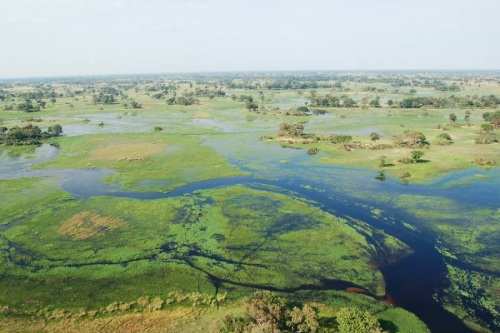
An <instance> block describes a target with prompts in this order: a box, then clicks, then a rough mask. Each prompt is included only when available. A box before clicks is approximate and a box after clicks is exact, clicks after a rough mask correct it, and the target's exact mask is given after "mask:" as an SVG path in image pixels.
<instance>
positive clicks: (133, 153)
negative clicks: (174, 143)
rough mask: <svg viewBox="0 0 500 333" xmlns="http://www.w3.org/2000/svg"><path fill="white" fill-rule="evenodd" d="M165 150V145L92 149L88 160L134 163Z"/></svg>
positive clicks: (146, 144)
mask: <svg viewBox="0 0 500 333" xmlns="http://www.w3.org/2000/svg"><path fill="white" fill-rule="evenodd" d="M165 148H166V147H165V145H162V144H156V143H131V144H121V145H112V146H105V147H100V148H97V149H94V150H93V151H92V152H91V153H90V158H91V159H93V160H100V161H136V160H143V159H145V158H147V157H149V156H152V155H154V154H158V153H160V152H162V151H164V150H165Z"/></svg>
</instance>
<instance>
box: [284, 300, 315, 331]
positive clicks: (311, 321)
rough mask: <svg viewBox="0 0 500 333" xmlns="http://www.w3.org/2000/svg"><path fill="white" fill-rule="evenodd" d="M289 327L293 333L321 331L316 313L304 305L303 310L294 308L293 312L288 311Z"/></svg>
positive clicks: (287, 323) (287, 322)
mask: <svg viewBox="0 0 500 333" xmlns="http://www.w3.org/2000/svg"><path fill="white" fill-rule="evenodd" d="M286 315H287V321H286V325H287V327H289V328H291V329H292V332H297V330H298V332H311V333H313V332H317V331H318V330H319V323H318V317H317V315H316V311H314V309H313V308H312V307H311V306H309V305H307V304H306V305H304V306H303V307H302V309H300V308H298V307H296V306H294V307H293V309H292V310H287V311H286Z"/></svg>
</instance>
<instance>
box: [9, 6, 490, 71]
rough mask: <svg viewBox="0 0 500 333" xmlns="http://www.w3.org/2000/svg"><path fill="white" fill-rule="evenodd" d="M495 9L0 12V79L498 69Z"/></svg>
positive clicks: (158, 8)
mask: <svg viewBox="0 0 500 333" xmlns="http://www.w3.org/2000/svg"><path fill="white" fill-rule="evenodd" d="M498 13H500V1H499V0H302V1H299V0H246V1H244V0H203V1H202V0H0V78H14V77H39V76H72V75H106V74H135V73H173V72H219V71H287V70H289V71H291V70H382V69H500V43H499V42H498V41H499V40H500V20H499V19H498Z"/></svg>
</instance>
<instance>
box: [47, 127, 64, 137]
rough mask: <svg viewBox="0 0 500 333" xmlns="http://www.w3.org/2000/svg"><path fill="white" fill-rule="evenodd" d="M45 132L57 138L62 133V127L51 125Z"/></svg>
mask: <svg viewBox="0 0 500 333" xmlns="http://www.w3.org/2000/svg"><path fill="white" fill-rule="evenodd" d="M47 132H49V133H51V134H53V135H54V136H59V135H60V134H61V133H62V132H63V129H62V126H61V125H59V124H55V125H52V126H50V127H49V128H48V130H47Z"/></svg>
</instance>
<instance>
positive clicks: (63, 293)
mask: <svg viewBox="0 0 500 333" xmlns="http://www.w3.org/2000/svg"><path fill="white" fill-rule="evenodd" d="M430 77H431V78H432V75H431V76H430ZM410 78H411V76H410ZM483 79H484V80H483V81H481V80H478V82H474V83H473V81H472V80H470V81H468V82H467V81H464V83H463V85H462V86H461V90H460V91H437V90H435V89H433V88H432V87H423V86H417V87H416V88H415V89H416V90H417V92H416V93H410V89H411V88H412V87H411V86H401V87H398V88H395V87H394V86H393V85H391V84H390V83H388V82H386V81H385V82H384V81H383V80H382V81H381V82H376V81H369V80H368V83H367V82H359V78H358V77H357V76H353V79H352V80H350V81H347V82H343V83H342V86H343V88H342V89H340V88H322V87H319V88H315V89H314V90H315V92H316V94H317V95H320V96H325V95H327V94H330V95H332V96H335V97H339V98H340V97H341V96H344V95H345V96H348V97H350V98H353V99H354V100H355V101H357V102H358V103H359V105H358V107H355V108H340V107H310V108H311V109H322V110H324V111H325V114H311V115H302V116H297V115H289V113H290V112H291V113H292V114H293V110H295V109H296V108H297V107H300V106H305V105H309V99H308V98H309V97H310V94H311V92H310V91H311V89H309V88H308V89H283V90H266V89H264V88H256V89H244V88H241V87H237V88H226V87H225V86H224V85H225V84H226V82H225V81H223V80H220V81H217V80H214V81H211V80H210V79H206V80H201V79H192V80H177V81H176V80H174V79H172V80H165V81H162V80H161V79H157V81H154V80H153V81H149V82H138V83H134V84H133V85H131V84H130V83H129V82H120V83H116V82H113V81H112V80H110V81H109V82H98V83H93V84H91V85H88V86H91V87H92V89H96V91H97V90H99V89H101V88H102V89H105V88H110V87H114V88H118V89H119V90H120V91H121V92H122V93H124V94H122V95H120V96H119V97H118V96H117V97H116V101H115V102H114V103H112V104H99V103H97V104H94V103H93V102H92V94H93V93H92V92H91V90H85V89H88V86H86V85H85V84H77V83H74V84H73V83H71V84H56V83H54V84H52V85H51V86H52V87H53V88H54V91H55V92H56V93H57V98H56V101H55V103H52V102H48V103H47V104H46V107H45V108H43V109H42V110H41V111H39V112H23V111H15V110H12V111H3V109H4V107H6V106H8V105H14V106H16V105H18V104H19V103H22V102H23V98H22V97H19V96H21V95H16V94H20V93H23V92H29V91H35V90H37V89H38V88H36V87H34V86H30V85H26V84H20V85H12V86H5V87H2V91H3V93H4V94H11V95H10V97H8V98H6V99H5V100H1V99H0V110H2V111H0V125H1V126H5V127H7V128H11V127H14V126H25V125H27V124H29V123H32V124H34V125H37V126H40V128H42V129H43V130H46V129H47V128H48V127H49V126H51V125H53V124H61V125H62V127H63V129H64V132H63V135H62V136H60V137H53V138H51V139H49V141H47V142H50V143H52V144H56V145H58V146H59V147H60V148H59V154H58V156H57V157H55V158H53V159H50V160H47V161H44V162H42V163H39V164H36V165H33V166H31V168H32V169H35V170H37V171H39V172H44V171H47V172H48V171H50V172H54V173H55V174H57V173H58V172H59V171H60V170H65V169H69V170H74V169H108V170H111V171H112V173H110V174H109V175H107V176H106V178H105V179H104V182H105V183H106V184H110V185H112V186H116V187H119V188H120V189H122V190H129V191H137V192H150V191H155V192H164V193H166V194H167V193H169V192H171V191H172V190H174V189H177V188H181V187H183V186H185V185H188V184H191V183H194V182H197V181H203V180H210V179H215V178H226V177H232V176H242V175H252V176H254V177H264V176H266V177H269V178H278V177H280V176H284V177H286V176H291V175H292V174H293V172H301V171H300V170H301V169H300V168H303V170H306V169H307V167H308V166H312V165H313V166H321V167H329V166H341V167H355V168H360V170H361V169H363V170H373V171H374V174H375V173H377V172H384V174H385V175H386V176H389V177H391V178H392V179H396V180H397V181H398V182H409V183H421V184H424V186H425V184H434V183H433V182H434V181H435V180H436V179H437V177H438V176H441V175H444V174H447V173H449V172H452V171H457V170H464V169H469V168H472V167H478V166H477V165H476V164H475V160H477V159H481V158H482V159H486V160H490V161H493V162H496V163H497V164H498V163H500V160H499V156H500V145H499V144H498V143H493V144H476V143H474V140H475V138H477V137H478V136H479V132H480V130H481V127H480V126H481V124H482V123H483V119H482V114H483V113H484V112H487V111H489V112H492V111H495V109H492V108H467V109H465V108H461V109H442V108H430V107H429V108H422V109H419V108H417V109H403V108H400V107H397V106H392V107H391V106H389V105H387V104H386V103H387V101H388V100H389V99H392V100H394V101H396V102H397V101H400V100H402V99H404V98H407V97H410V96H432V97H443V98H445V97H446V98H449V97H450V96H452V95H453V96H472V95H479V96H483V95H489V94H497V95H500V85H499V84H498V83H496V82H493V81H491V80H490V79H489V77H486V78H483ZM407 80H409V79H407ZM457 80H460V79H457V78H446V79H445V83H447V84H451V83H454V82H458V81H457ZM234 82H236V83H241V84H242V83H248V84H252V85H257V86H259V87H264V86H265V84H266V83H268V82H269V79H267V78H264V79H242V80H238V79H235V80H234ZM330 83H333V81H332V82H330ZM160 84H168V85H170V86H172V85H174V86H175V88H176V89H175V94H176V95H174V94H173V92H172V90H171V91H169V92H168V93H166V95H165V96H164V97H162V98H160V99H156V98H153V94H154V92H155V91H156V90H152V88H155V89H156V88H157V87H156V86H158V85H160ZM367 86H371V87H375V88H376V89H378V91H367V89H366V87H367ZM207 87H208V88H207ZM213 87H217V89H218V88H221V89H222V90H224V91H225V92H226V97H220V96H215V97H213V96H211V97H207V96H195V97H196V99H197V100H198V102H197V103H195V104H193V105H176V104H174V105H169V104H167V103H166V99H168V98H170V97H172V96H181V95H182V96H184V95H188V94H189V93H193V92H195V91H196V89H205V88H206V89H215V88H213ZM78 90H84V92H83V93H78V94H74V93H73V92H76V91H78ZM231 95H234V98H232V97H231ZM240 95H250V96H252V97H253V100H254V101H255V102H256V103H257V104H258V106H259V109H258V110H257V111H256V112H255V111H250V110H248V109H247V108H246V105H245V102H244V101H239V100H238V98H237V97H238V96H240ZM377 96H378V97H380V101H381V103H382V106H381V107H379V108H374V107H369V106H368V107H367V106H366V103H364V102H362V101H363V99H365V100H366V101H367V100H368V99H373V98H376V97H377ZM132 101H135V102H137V103H139V104H140V105H141V107H140V108H136V109H131V107H130V103H131V102H132ZM362 103H364V104H362ZM125 104H126V105H125ZM361 105H363V106H362V107H361ZM466 110H468V111H470V113H471V114H470V120H469V121H468V122H467V123H466V121H465V120H464V116H465V111H466ZM289 111H290V112H289ZM287 112H288V114H287ZM450 113H455V114H456V115H457V121H456V123H455V124H450V123H449V119H448V117H449V114H450ZM284 122H286V123H301V124H303V126H304V133H314V134H316V135H317V136H319V137H320V140H319V141H318V142H314V143H302V142H300V140H291V139H290V138H287V137H284V138H283V137H277V135H276V133H277V132H278V129H279V125H280V124H281V123H284ZM438 125H439V128H438ZM404 130H412V131H417V132H422V133H423V134H424V135H425V137H426V138H427V141H428V142H429V145H426V146H425V147H423V148H419V149H420V150H422V151H423V152H424V156H423V157H422V159H421V161H419V162H418V163H410V164H404V163H400V162H399V160H400V159H403V158H406V157H410V156H411V151H412V150H413V149H411V148H400V147H386V148H383V149H371V148H373V147H374V145H381V144H384V145H387V146H389V145H392V143H393V141H392V139H391V137H392V136H393V135H395V134H397V133H400V132H402V131H404ZM371 132H376V133H378V134H380V136H381V138H380V140H378V141H377V142H376V143H374V142H373V141H371V140H370V135H369V134H370V133H371ZM494 132H495V133H498V130H494ZM442 133H447V134H449V135H450V136H451V138H452V141H453V143H451V144H449V145H440V144H439V141H440V140H439V139H438V135H440V134H442ZM331 134H342V135H351V136H352V138H353V140H352V141H353V142H354V144H352V147H351V148H350V149H342V147H341V145H339V144H332V143H329V142H327V140H326V138H327V136H329V135H331ZM261 137H263V139H262V140H260V138H261ZM270 137H272V138H270ZM281 147H288V148H296V149H297V150H294V152H296V153H297V156H299V155H302V156H304V159H303V160H301V162H298V163H297V162H292V163H291V162H290V160H289V156H291V155H290V153H289V152H290V151H291V149H282V148H281ZM308 148H317V149H319V153H318V154H316V155H311V156H309V155H308V154H307V149H308ZM32 152H33V148H32V147H10V146H9V147H6V146H0V163H2V160H3V159H10V158H14V159H15V158H17V157H20V156H28V155H29V154H31V153H32ZM294 156H295V155H294ZM382 156H383V159H384V161H385V163H384V166H381V165H380V159H381V158H382ZM295 158H296V159H297V160H298V159H299V158H297V157H295ZM288 163H290V164H293V167H296V168H297V169H289V170H288V169H287V170H285V169H283V170H281V169H280V168H277V167H276V166H277V165H280V164H281V165H287V164H288ZM495 167H496V166H494V165H490V166H481V168H485V169H488V168H495ZM405 173H407V175H408V174H409V176H407V177H405V178H404V179H399V178H400V177H401V176H402V175H403V174H405ZM304 174H307V172H304ZM321 177H323V175H319V174H318V175H311V181H313V180H314V181H318V180H320V179H321ZM477 180H478V179H476V178H474V179H470V182H474V181H477ZM480 180H481V181H487V179H480ZM325 181H326V182H327V183H328V180H325ZM461 181H462V182H463V181H464V180H463V179H462V180H461ZM465 181H467V180H465ZM60 183H61V177H57V176H50V177H49V176H43V177H33V178H14V179H0V187H1V188H2V194H1V200H0V211H1V212H2V214H1V216H0V250H1V262H0V276H1V279H0V308H1V309H3V310H2V311H1V312H2V313H3V315H4V317H2V320H0V330H2V329H3V328H2V325H4V326H3V327H10V330H11V331H12V332H15V331H18V332H20V331H38V330H40V329H41V327H43V325H48V326H47V327H50V330H52V331H60V332H65V331H71V330H72V329H73V330H80V331H82V332H85V331H92V330H95V327H96V326H95V325H101V324H102V325H108V327H116V326H113V325H115V324H117V323H130V325H132V326H133V327H135V328H136V329H138V330H141V329H142V330H151V331H154V330H155V329H158V330H161V329H165V328H166V327H168V329H169V331H172V332H185V331H195V330H196V329H199V328H200V327H205V328H206V327H209V326H210V324H211V323H213V322H214V321H215V320H216V318H220V317H222V316H224V314H226V313H238V311H239V312H241V311H242V310H241V307H242V304H241V299H242V297H244V296H247V295H249V294H250V293H251V292H253V291H254V290H255V289H271V290H277V291H281V292H284V293H285V295H287V297H290V298H291V299H293V298H295V299H296V300H299V301H301V302H310V303H311V304H313V305H314V306H315V307H316V309H317V310H318V311H319V314H320V316H324V317H329V316H331V315H332V313H334V312H335V311H336V310H338V309H339V308H341V307H345V306H356V307H359V308H362V309H366V310H368V311H370V312H371V313H373V314H375V315H376V316H377V317H378V318H379V320H380V321H381V322H385V323H386V325H388V326H387V327H388V328H387V330H388V331H389V332H425V328H424V325H423V324H422V322H420V321H419V320H418V318H416V317H415V316H414V315H413V314H410V313H408V312H407V311H405V310H403V309H400V308H397V307H392V306H389V305H387V304H385V303H382V302H378V301H376V300H375V299H374V298H373V297H369V296H365V295H359V294H352V293H347V292H345V291H332V290H321V291H304V290H301V289H304V288H303V287H304V286H308V287H315V288H319V289H321V288H322V287H324V285H323V284H324V283H325V281H331V280H341V281H345V282H347V283H349V284H352V285H354V286H357V287H360V288H363V289H365V290H367V291H368V292H369V293H370V294H372V295H377V296H383V295H384V292H385V281H384V279H383V276H382V274H381V272H380V271H379V269H378V265H380V264H382V262H380V259H381V257H382V256H381V255H380V254H381V253H385V254H386V255H387V254H390V257H389V258H385V259H386V260H387V261H389V262H390V261H391V260H392V261H396V260H397V258H399V257H401V256H404V255H406V254H408V253H411V249H410V248H408V246H406V245H405V244H404V243H402V242H401V241H399V240H397V239H395V238H394V237H391V236H388V235H386V234H385V233H383V232H382V231H380V230H376V229H375V228H374V227H372V226H369V225H367V224H366V223H364V222H363V221H359V220H356V219H349V220H345V219H341V218H338V217H336V216H334V215H332V214H329V213H327V212H325V211H323V210H321V209H320V208H319V207H318V205H317V204H316V203H315V202H309V201H305V200H304V199H299V198H298V197H295V196H294V195H292V194H287V195H285V194H278V193H275V192H273V191H272V189H271V188H270V189H269V191H264V190H256V189H251V188H248V187H245V186H241V185H239V186H238V185H237V186H231V187H222V188H215V189H208V190H199V191H195V192H194V193H189V194H186V195H183V196H180V197H167V195H166V196H165V198H163V199H156V200H139V199H130V198H118V197H90V198H74V197H72V196H71V195H69V194H68V193H66V192H64V191H62V190H61V189H60ZM331 185H332V186H336V184H331ZM458 185H460V184H455V183H447V184H445V185H443V187H446V186H448V187H453V186H458ZM304 188H311V187H310V184H308V183H306V182H305V183H304ZM311 189H312V190H315V189H313V188H311ZM342 189H343V190H344V191H345V192H346V193H347V194H348V195H350V196H351V197H352V198H353V199H354V200H355V199H356V198H358V199H360V200H371V201H372V202H373V203H374V206H376V203H377V202H378V203H384V204H385V205H387V204H388V203H390V204H391V205H392V207H393V208H394V209H398V210H400V211H402V212H405V213H406V214H409V215H410V216H413V217H415V220H416V221H419V223H417V224H414V225H413V224H411V225H410V224H407V226H408V228H409V230H412V231H414V232H416V233H418V232H419V231H424V232H428V233H430V234H432V235H433V238H434V239H435V240H436V247H437V248H438V250H439V251H440V252H441V253H442V254H443V256H444V257H445V260H446V263H447V264H448V282H450V285H449V286H448V287H447V288H446V289H445V290H444V291H443V293H442V295H437V297H438V298H439V299H440V301H441V302H442V303H443V304H444V305H445V307H446V308H447V309H449V310H450V311H452V312H454V313H455V314H457V315H459V316H460V318H462V319H464V320H466V321H467V322H469V323H473V324H474V323H475V324H479V325H482V326H483V327H484V326H485V325H484V323H482V322H480V321H478V320H477V318H475V314H474V313H472V312H471V311H469V310H468V304H472V303H474V304H475V306H478V307H480V308H483V309H487V310H488V311H489V313H490V314H492V315H493V316H494V320H496V321H495V325H497V326H500V324H499V323H498V322H497V321H498V313H499V310H498V307H497V306H496V304H498V290H499V287H498V285H499V282H498V278H497V277H496V274H498V271H499V269H500V268H499V267H498V262H499V256H498V253H499V249H498V242H497V241H498V226H497V225H498V222H499V221H498V219H499V217H498V211H493V210H491V209H486V208H484V207H480V206H477V207H476V206H474V207H460V205H459V204H458V203H457V202H454V201H453V200H448V199H446V198H442V197H438V196H436V197H426V196H419V195H414V194H408V195H400V196H397V197H396V196H395V197H393V196H392V195H391V194H390V193H373V192H370V184H367V185H366V187H365V188H359V186H358V187H356V186H354V187H350V185H349V183H347V184H345V185H344V187H343V188H342ZM372 211H373V214H374V215H375V216H376V218H378V219H380V220H384V219H385V212H384V211H383V210H380V209H377V208H373V209H372ZM402 222H404V221H402ZM405 223H406V222H405ZM374 238H376V239H377V244H374V243H373V239H374ZM144 281H147V283H144ZM306 289H307V288H306ZM297 290H298V291H297ZM292 291H295V292H292ZM174 293H176V294H175V295H176V297H178V298H179V299H181V301H177V300H176V301H171V302H169V299H170V298H172V299H173V298H175V297H173V296H172V295H174ZM192 293H200V294H201V295H203V296H200V297H198V296H193V294H192ZM182 295H190V296H182ZM221 295H225V296H224V297H223V298H224V301H223V300H222V299H220V300H219V299H218V297H222V296H221ZM145 297H149V298H148V302H145V301H144V298H145ZM155 298H158V299H160V301H158V300H157V301H156V303H155V302H154V301H153V300H154V299H155ZM140 299H142V301H139V300H140ZM185 299H187V300H188V301H187V303H189V302H191V303H189V304H186V303H183V301H184V300H185ZM193 299H195V300H194V301H193ZM162 302H163V303H162ZM160 303H161V304H160ZM112 304H115V305H112ZM127 304H129V305H127ZM141 304H142V305H141ZM158 304H160V305H159V306H158ZM167 305H168V306H167ZM216 305H217V306H216ZM120 307H122V308H123V309H124V310H120V309H119V308H120ZM117 309H118V310H117ZM153 309H154V311H153ZM160 310H161V311H160ZM134 311H136V312H138V313H139V314H140V315H141V316H144V317H142V319H140V320H139V319H138V318H137V316H136V317H134V313H133V312H134ZM81 313H85V314H84V315H81V316H80V317H78V314H81ZM23 316H27V317H29V318H31V321H28V320H24V318H25V317H23ZM161 316H163V317H162V318H163V319H162V320H163V321H164V322H162V324H163V325H164V326H161V325H159V326H154V325H150V324H149V322H150V321H153V320H160V319H159V318H160V317H161ZM75 318H80V319H78V320H77V321H73V319H75ZM182 318H184V319H182ZM186 318H190V319H189V320H188V319H186ZM46 320H48V321H47V324H46ZM160 321H161V320H160ZM112 322H113V323H112ZM99 323H100V324H99ZM487 324H488V323H487ZM5 325H7V326H5ZM68 325H69V326H68ZM72 325H76V326H72ZM123 325H125V324H123ZM134 325H136V326H134ZM46 329H49V328H46ZM112 330H113V329H112V328H111V329H110V331H112ZM104 331H105V329H104Z"/></svg>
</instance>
